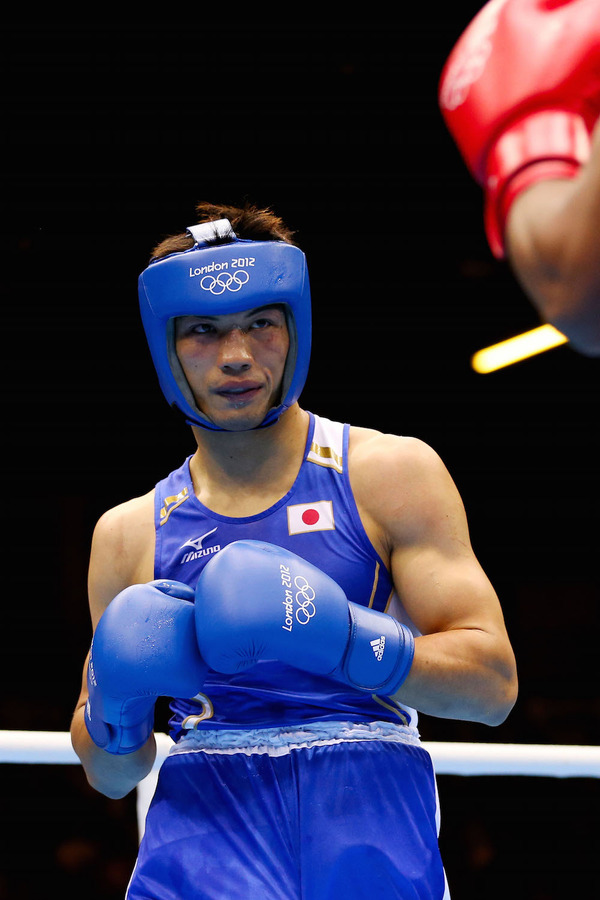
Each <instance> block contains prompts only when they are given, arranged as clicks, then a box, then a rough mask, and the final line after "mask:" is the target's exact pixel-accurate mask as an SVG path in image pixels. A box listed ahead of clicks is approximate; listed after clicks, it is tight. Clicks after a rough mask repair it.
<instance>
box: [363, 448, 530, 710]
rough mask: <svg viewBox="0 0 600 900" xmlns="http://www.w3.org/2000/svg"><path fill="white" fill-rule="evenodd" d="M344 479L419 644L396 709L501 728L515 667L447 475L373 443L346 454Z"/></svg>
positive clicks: (409, 451)
mask: <svg viewBox="0 0 600 900" xmlns="http://www.w3.org/2000/svg"><path fill="white" fill-rule="evenodd" d="M350 473H351V476H352V479H353V484H354V489H355V494H356V496H357V500H358V502H359V508H360V509H361V515H363V516H364V517H365V519H366V520H368V521H372V522H374V523H376V525H377V526H378V528H379V529H380V533H381V537H382V541H383V544H384V545H387V547H386V549H387V552H388V553H389V556H390V560H391V570H392V576H393V580H394V585H395V588H396V591H397V593H398V595H399V597H400V599H401V601H402V604H403V605H404V608H405V609H406V612H407V613H408V615H409V616H410V618H411V620H412V622H413V623H414V625H415V626H416V627H417V628H418V630H419V631H420V632H421V634H422V636H419V637H417V638H416V640H415V651H414V659H413V664H412V667H411V669H410V672H409V674H408V677H407V678H406V680H405V682H404V683H403V685H402V686H401V687H400V689H399V691H398V692H397V694H396V699H398V700H399V701H400V702H402V703H404V704H406V705H408V706H413V707H414V708H416V709H418V710H420V711H422V712H423V713H426V714H429V715H433V716H441V717H444V718H453V719H463V720H471V721H478V722H482V723H485V724H489V725H497V724H500V723H501V722H502V721H504V719H505V718H506V716H507V715H508V713H509V712H510V710H511V708H512V706H513V705H514V702H515V700H516V691H517V676H516V667H515V659H514V655H513V652H512V649H511V645H510V642H509V639H508V636H507V633H506V629H505V625H504V620H503V615H502V612H501V608H500V603H499V601H498V597H497V596H496V593H495V591H494V589H493V587H492V585H491V584H490V582H489V580H488V578H487V576H486V575H485V573H484V572H483V570H482V568H481V566H480V565H479V563H478V561H477V559H476V558H475V555H474V553H473V550H472V548H471V544H470V540H469V533H468V528H467V522H466V517H465V513H464V508H463V505H462V502H461V500H460V497H459V495H458V492H457V490H456V487H455V485H454V483H453V481H452V479H451V478H450V475H449V474H448V472H447V470H446V468H445V466H444V465H443V463H442V462H441V460H440V459H439V457H438V456H437V454H436V453H435V452H434V451H433V450H432V449H431V448H429V447H428V446H427V445H425V444H423V443H422V442H420V441H417V440H414V439H409V438H397V437H394V436H388V435H378V436H375V437H373V438H371V439H370V440H368V441H363V442H362V443H361V444H360V445H359V447H358V448H357V452H354V453H353V454H352V457H351V468H350ZM384 552H385V551H384ZM507 564H509V562H508V563H507Z"/></svg>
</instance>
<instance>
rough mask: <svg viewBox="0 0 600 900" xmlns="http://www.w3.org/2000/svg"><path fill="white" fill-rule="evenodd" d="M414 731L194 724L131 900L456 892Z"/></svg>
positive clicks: (164, 779)
mask: <svg viewBox="0 0 600 900" xmlns="http://www.w3.org/2000/svg"><path fill="white" fill-rule="evenodd" d="M438 830H439V814H438V800H437V790H436V784H435V775H434V772H433V766H432V762H431V758H430V756H429V753H428V752H427V751H426V750H425V749H424V747H423V746H422V745H421V744H420V742H419V739H418V735H417V733H416V730H415V729H413V728H410V727H405V726H400V725H398V726H396V725H392V724H390V723H384V722H375V723H370V724H348V723H339V722H337V723H334V722H328V723H325V724H321V725H305V726H302V728H301V729H290V728H289V727H288V728H285V729H284V728H266V729H265V728H263V729H256V730H253V731H241V732H240V731H229V730H228V731H217V730H214V731H205V732H202V731H194V732H190V733H189V734H188V735H187V736H185V737H184V738H183V739H181V740H180V741H179V742H178V744H177V745H175V747H174V748H173V750H172V751H171V754H170V755H169V756H168V757H167V759H166V760H165V762H164V763H163V765H162V767H161V770H160V773H159V779H158V785H157V789H156V793H155V796H154V798H153V800H152V803H151V805H150V809H149V811H148V816H147V820H146V828H145V832H144V837H143V839H142V842H141V844H140V850H139V855H138V860H137V863H136V866H135V869H134V872H133V875H132V878H131V882H130V885H129V889H128V891H127V895H126V896H127V900H340V898H344V900H371V898H372V897H374V896H379V897H385V900H392V898H402V900H446V898H449V896H450V895H449V892H448V888H447V884H446V879H445V875H444V869H443V866H442V861H441V858H440V852H439V848H438Z"/></svg>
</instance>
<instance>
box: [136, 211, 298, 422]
mask: <svg viewBox="0 0 600 900" xmlns="http://www.w3.org/2000/svg"><path fill="white" fill-rule="evenodd" d="M187 230H188V231H189V232H190V234H191V235H192V237H193V238H194V241H195V243H194V246H193V247H191V248H190V249H189V250H184V251H183V252H181V253H172V254H171V255H170V256H165V257H163V258H162V259H157V260H153V261H152V262H151V263H150V265H149V266H148V268H147V269H144V271H143V272H142V273H141V275H140V277H139V279H138V289H139V298H140V311H141V314H142V322H143V324H144V329H145V331H146V338H147V340H148V345H149V347H150V353H151V355H152V359H153V362H154V366H155V368H156V372H157V374H158V379H159V383H160V386H161V389H162V392H163V394H164V395H165V397H166V399H167V401H168V403H169V404H170V405H171V406H175V407H177V409H179V410H181V412H182V413H183V414H184V415H185V416H186V419H187V421H188V423H189V424H190V425H197V426H200V427H202V428H209V429H211V430H213V431H224V430H226V429H222V428H221V427H220V426H218V425H215V424H213V423H212V422H211V421H210V420H209V419H208V418H207V417H206V416H205V415H203V413H202V412H201V411H200V410H199V409H198V407H197V406H196V402H195V400H194V397H193V395H192V391H191V389H190V387H189V384H188V382H187V380H186V378H185V376H184V374H183V371H182V368H181V365H180V363H179V360H178V358H177V354H176V351H175V339H174V334H175V327H174V325H175V319H176V318H177V317H179V316H220V315H226V314H228V313H238V312H244V311H245V310H249V309H255V308H257V307H260V306H271V305H274V304H281V305H282V306H283V307H284V309H285V311H286V319H287V324H288V330H289V337H290V349H289V351H288V356H287V360H286V364H285V370H284V373H283V382H282V388H281V400H280V403H279V405H278V406H277V407H274V408H272V409H270V410H269V412H268V413H267V415H266V417H265V418H264V420H263V421H262V422H261V424H260V426H259V427H261V428H262V427H264V426H265V425H271V424H272V423H273V422H276V421H277V420H278V419H279V417H280V416H281V414H282V413H283V412H284V410H286V409H288V408H289V407H290V406H292V404H293V403H295V402H296V400H297V399H298V397H299V396H300V393H301V391H302V388H303V387H304V383H305V381H306V377H307V374H308V363H309V359H310V346H311V308H310V286H309V281H308V269H307V266H306V258H305V256H304V253H303V252H302V251H301V250H300V249H299V248H298V247H294V246H293V245H292V244H286V243H285V242H283V241H249V240H244V239H242V238H238V237H237V235H236V234H235V232H234V231H233V229H232V227H231V223H230V222H229V221H228V220H227V219H219V220H217V221H215V222H207V223H204V224H202V225H192V226H190V227H189V228H188V229H187ZM224 238H225V239H227V238H229V239H230V241H229V242H228V243H214V241H215V239H217V240H218V239H220V240H221V241H222V240H223V239H224ZM211 241H212V243H211Z"/></svg>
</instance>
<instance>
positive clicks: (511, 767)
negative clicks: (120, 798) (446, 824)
mask: <svg viewBox="0 0 600 900" xmlns="http://www.w3.org/2000/svg"><path fill="white" fill-rule="evenodd" d="M156 746H157V753H156V761H155V763H154V767H153V769H152V771H151V772H150V773H149V775H147V777H146V778H145V779H144V780H143V781H142V782H140V784H139V785H138V787H137V801H136V808H137V823H138V834H139V836H140V837H141V836H142V834H143V832H144V825H145V820H146V812H147V810H148V806H149V804H150V800H151V799H152V796H153V794H154V790H155V787H156V780H157V778H158V771H159V769H160V767H161V765H162V763H163V762H164V760H165V758H166V757H167V755H168V753H169V749H170V748H171V747H172V746H173V744H172V741H171V739H170V738H169V737H168V736H167V735H166V734H160V733H159V734H157V735H156ZM423 746H424V747H425V748H426V749H427V750H428V751H429V753H430V754H431V757H432V759H433V763H434V766H435V770H436V773H437V774H438V775H465V776H477V775H482V776H486V775H504V776H517V775H523V776H527V777H532V776H540V777H545V778H600V747H589V746H581V745H557V744H483V743H482V744H479V743H466V742H465V743H463V742H460V743H450V742H444V741H429V742H428V741H423ZM0 763H17V764H21V765H22V764H37V765H79V764H80V763H79V759H78V757H77V755H76V754H75V751H74V750H73V747H72V746H71V738H70V735H69V733H68V732H55V731H37V732H31V731H0Z"/></svg>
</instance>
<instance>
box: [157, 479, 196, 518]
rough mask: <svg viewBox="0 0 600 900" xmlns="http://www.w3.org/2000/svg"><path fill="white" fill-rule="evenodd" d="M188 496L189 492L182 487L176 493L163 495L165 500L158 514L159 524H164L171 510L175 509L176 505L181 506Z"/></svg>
mask: <svg viewBox="0 0 600 900" xmlns="http://www.w3.org/2000/svg"><path fill="white" fill-rule="evenodd" d="M189 496H190V492H189V490H188V488H187V487H184V488H183V489H182V490H181V491H179V493H178V494H173V495H172V496H170V497H165V502H164V503H163V505H162V508H161V510H160V514H159V525H164V524H165V523H166V522H167V521H168V519H169V516H170V515H171V513H172V512H173V510H175V509H177V507H178V506H181V504H182V503H184V502H185V501H186V500H187V499H188V497H189Z"/></svg>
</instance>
